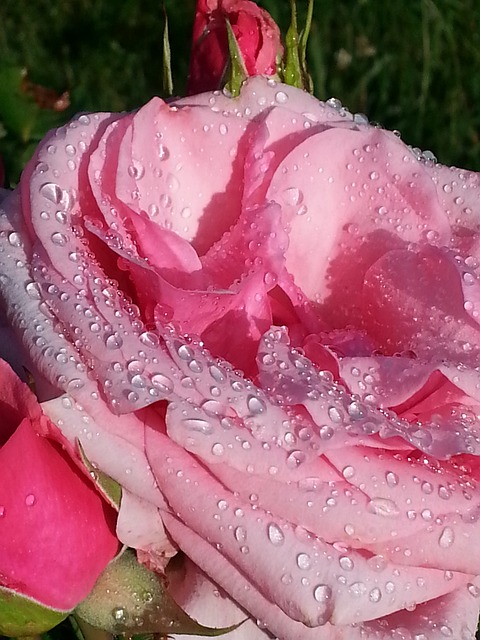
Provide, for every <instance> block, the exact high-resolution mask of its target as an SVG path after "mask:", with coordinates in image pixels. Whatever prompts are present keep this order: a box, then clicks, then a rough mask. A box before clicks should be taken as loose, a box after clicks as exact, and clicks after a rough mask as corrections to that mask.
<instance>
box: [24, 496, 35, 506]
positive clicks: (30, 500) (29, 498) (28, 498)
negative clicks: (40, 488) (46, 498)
mask: <svg viewBox="0 0 480 640" xmlns="http://www.w3.org/2000/svg"><path fill="white" fill-rule="evenodd" d="M36 501H37V499H36V498H35V496H34V495H33V493H29V494H28V496H26V498H25V504H26V505H27V507H33V505H34V504H35V502H36Z"/></svg>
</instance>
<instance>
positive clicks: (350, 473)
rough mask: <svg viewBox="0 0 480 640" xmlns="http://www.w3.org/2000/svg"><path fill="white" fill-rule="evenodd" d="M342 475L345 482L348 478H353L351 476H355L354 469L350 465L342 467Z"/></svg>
mask: <svg viewBox="0 0 480 640" xmlns="http://www.w3.org/2000/svg"><path fill="white" fill-rule="evenodd" d="M342 475H343V477H344V478H345V479H346V480H348V479H349V478H353V476H354V475H355V469H354V468H353V467H352V466H351V465H348V466H346V467H344V469H343V471H342Z"/></svg>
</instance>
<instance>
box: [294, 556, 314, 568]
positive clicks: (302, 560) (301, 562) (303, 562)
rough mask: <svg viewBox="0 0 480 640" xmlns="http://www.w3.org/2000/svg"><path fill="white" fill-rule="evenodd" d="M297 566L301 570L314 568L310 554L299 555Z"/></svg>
mask: <svg viewBox="0 0 480 640" xmlns="http://www.w3.org/2000/svg"><path fill="white" fill-rule="evenodd" d="M297 566H298V568H299V569H303V570H305V571H306V570H307V569H310V567H311V566H312V560H311V558H310V556H309V555H308V553H299V554H298V556H297Z"/></svg>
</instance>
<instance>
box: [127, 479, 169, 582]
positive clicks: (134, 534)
mask: <svg viewBox="0 0 480 640" xmlns="http://www.w3.org/2000/svg"><path fill="white" fill-rule="evenodd" d="M117 536H118V539H119V540H120V542H122V543H123V544H124V545H126V546H127V547H132V548H133V549H136V550H137V553H138V552H140V554H141V555H142V557H148V558H149V560H150V564H152V562H154V569H155V570H156V571H163V570H164V569H165V567H166V565H167V563H168V560H169V559H170V558H171V557H172V556H174V555H175V554H176V553H177V549H176V547H174V546H173V544H172V542H171V540H170V539H169V538H168V536H167V535H166V533H165V528H164V526H163V522H162V518H161V515H160V513H159V511H158V506H156V505H155V504H152V503H151V502H147V501H146V500H144V499H142V498H139V497H138V496H137V495H135V494H133V493H132V492H131V491H128V490H127V489H125V487H122V500H121V508H120V511H119V513H118V519H117ZM152 568H153V567H152Z"/></svg>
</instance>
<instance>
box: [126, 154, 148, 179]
mask: <svg viewBox="0 0 480 640" xmlns="http://www.w3.org/2000/svg"><path fill="white" fill-rule="evenodd" d="M128 175H129V176H130V177H131V178H134V179H135V180H140V179H141V178H143V176H144V175H145V167H144V166H143V164H142V163H141V162H139V161H138V160H135V159H132V164H131V165H130V166H129V167H128Z"/></svg>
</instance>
